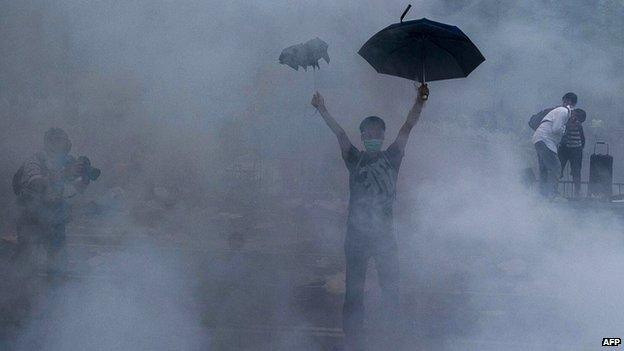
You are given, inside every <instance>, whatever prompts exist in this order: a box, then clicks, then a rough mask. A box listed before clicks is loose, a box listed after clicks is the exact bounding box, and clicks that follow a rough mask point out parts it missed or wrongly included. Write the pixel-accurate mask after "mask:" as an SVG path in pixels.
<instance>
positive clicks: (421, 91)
mask: <svg viewBox="0 0 624 351" xmlns="http://www.w3.org/2000/svg"><path fill="white" fill-rule="evenodd" d="M414 87H416V82H414ZM418 95H420V99H421V100H423V101H425V100H427V99H429V86H428V85H427V83H420V86H419V87H418Z"/></svg>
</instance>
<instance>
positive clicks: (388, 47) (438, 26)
mask: <svg viewBox="0 0 624 351" xmlns="http://www.w3.org/2000/svg"><path fill="white" fill-rule="evenodd" d="M405 12H407V10H406V11H405ZM403 15H405V13H404V14H403ZM358 53H359V54H360V56H362V57H363V58H364V59H365V60H366V61H368V63H370V64H371V66H373V68H375V70H377V72H378V73H383V74H389V75H392V76H397V77H402V78H407V79H410V80H418V81H420V82H423V83H424V82H425V81H434V80H443V79H452V78H464V77H467V76H468V75H469V74H470V72H472V71H473V70H474V69H475V68H477V66H479V65H480V64H481V62H483V61H485V58H484V57H483V55H482V54H481V52H479V49H478V48H477V47H476V46H475V45H474V44H473V43H472V42H471V41H470V39H469V38H468V37H467V36H466V34H464V33H463V32H462V31H461V30H460V29H459V28H457V27H455V26H450V25H448V24H444V23H439V22H434V21H430V20H428V19H426V18H423V19H419V20H415V21H406V22H401V23H395V24H393V25H390V26H388V27H386V28H384V29H382V30H381V31H379V32H378V33H377V34H375V35H373V36H372V37H371V38H370V39H369V40H368V41H367V42H366V43H365V44H364V46H362V48H361V49H360V51H358Z"/></svg>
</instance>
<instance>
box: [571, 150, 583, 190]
mask: <svg viewBox="0 0 624 351" xmlns="http://www.w3.org/2000/svg"><path fill="white" fill-rule="evenodd" d="M582 166H583V149H582V148H580V147H579V148H574V149H571V150H570V175H571V176H572V181H573V183H574V197H579V196H580V194H581V168H582Z"/></svg>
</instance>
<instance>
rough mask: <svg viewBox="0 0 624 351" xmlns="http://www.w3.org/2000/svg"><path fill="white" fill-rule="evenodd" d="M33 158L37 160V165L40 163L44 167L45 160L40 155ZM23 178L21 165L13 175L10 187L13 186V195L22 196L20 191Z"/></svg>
mask: <svg viewBox="0 0 624 351" xmlns="http://www.w3.org/2000/svg"><path fill="white" fill-rule="evenodd" d="M35 156H36V157H37V160H38V161H39V163H41V164H42V165H45V159H44V158H43V156H42V155H40V154H36V155H35ZM23 178H24V165H23V164H22V166H21V167H20V168H19V169H18V170H17V172H15V174H14V175H13V181H12V182H11V185H13V193H14V194H15V195H17V196H20V195H22V191H23V190H24V189H23V184H22V179H23Z"/></svg>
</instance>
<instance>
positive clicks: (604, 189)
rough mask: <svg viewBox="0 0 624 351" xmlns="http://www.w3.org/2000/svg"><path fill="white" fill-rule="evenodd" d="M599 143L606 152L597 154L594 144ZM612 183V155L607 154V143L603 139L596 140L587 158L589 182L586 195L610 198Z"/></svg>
mask: <svg viewBox="0 0 624 351" xmlns="http://www.w3.org/2000/svg"><path fill="white" fill-rule="evenodd" d="M598 144H601V145H605V146H606V147H607V153H606V154H597V153H596V145H598ZM612 184H613V156H611V155H609V144H607V143H605V142H604V141H597V142H596V144H594V153H593V154H592V155H591V157H590V158H589V184H588V187H587V190H588V192H587V193H588V195H589V196H593V197H600V198H604V199H610V198H611V196H612V195H613V194H612V191H613V189H612V186H613V185H612Z"/></svg>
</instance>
